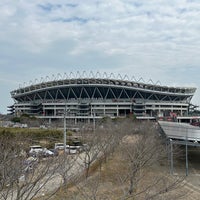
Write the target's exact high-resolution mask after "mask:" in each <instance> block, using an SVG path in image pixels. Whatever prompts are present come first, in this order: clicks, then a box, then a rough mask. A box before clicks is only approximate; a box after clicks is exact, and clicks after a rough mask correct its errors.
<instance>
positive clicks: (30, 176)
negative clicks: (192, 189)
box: [0, 118, 185, 200]
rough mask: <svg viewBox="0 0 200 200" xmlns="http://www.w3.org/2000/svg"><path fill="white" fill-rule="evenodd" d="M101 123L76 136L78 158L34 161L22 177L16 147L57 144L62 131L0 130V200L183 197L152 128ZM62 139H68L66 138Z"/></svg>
mask: <svg viewBox="0 0 200 200" xmlns="http://www.w3.org/2000/svg"><path fill="white" fill-rule="evenodd" d="M104 120H105V121H104V122H101V124H100V125H99V126H97V127H96V130H95V132H93V131H91V132H89V131H88V130H86V129H83V130H81V134H80V135H81V136H82V138H80V140H81V141H84V142H86V143H87V145H86V146H84V149H83V151H82V152H81V153H80V154H75V155H73V156H72V155H69V154H66V153H61V154H60V155H59V156H58V157H55V158H50V159H46V160H38V162H37V165H36V167H33V168H31V170H29V171H28V173H24V165H23V164H22V163H23V161H24V159H25V158H24V157H23V156H15V155H20V152H21V150H22V147H21V144H22V143H23V144H26V143H27V138H31V140H32V139H37V140H40V141H41V140H43V138H49V139H50V140H52V139H59V138H60V139H61V138H62V136H63V133H62V131H58V132H56V131H53V130H43V129H42V130H34V129H33V130H31V129H16V128H14V129H12V128H9V129H5V128H4V129H0V137H1V138H0V139H1V140H0V142H1V143H0V145H1V147H2V149H3V151H1V154H0V156H1V157H0V158H1V159H0V160H1V161H0V199H1V198H2V197H3V195H4V197H5V198H2V199H4V200H7V199H11V200H22V199H23V200H30V199H34V198H38V199H40V200H42V199H43V200H46V199H51V200H60V199H77V200H79V199H80V200H81V199H84V200H98V199H105V200H106V199H108V200H112V199H113V200H117V199H120V200H126V199H130V200H135V199H139V200H140V199H141V200H145V199H146V200H147V199H158V200H160V199H162V200H168V199H178V198H179V197H183V195H185V191H183V190H182V187H183V186H182V181H183V177H178V176H176V177H172V176H171V175H170V174H169V170H168V165H167V152H166V146H165V144H164V143H163V140H162V138H161V137H160V136H159V134H158V130H157V129H156V126H155V123H153V122H141V121H137V120H133V119H132V118H127V119H124V120H123V119H117V120H111V119H109V118H108V119H104ZM67 135H68V137H69V138H68V139H71V135H72V133H71V132H68V134H67ZM8 137H9V138H10V139H8ZM11 138H13V139H14V140H11ZM7 141H8V142H7ZM13 150H14V151H13ZM13 158H14V159H13ZM11 175H12V176H11ZM22 177H24V180H21V178H22ZM52 183H54V184H52ZM7 186H9V187H7ZM11 193H12V194H13V196H12V198H10V195H9V194H11Z"/></svg>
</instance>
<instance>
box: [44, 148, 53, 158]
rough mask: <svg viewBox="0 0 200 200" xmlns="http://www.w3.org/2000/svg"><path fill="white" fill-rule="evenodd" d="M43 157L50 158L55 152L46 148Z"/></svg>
mask: <svg viewBox="0 0 200 200" xmlns="http://www.w3.org/2000/svg"><path fill="white" fill-rule="evenodd" d="M42 156H44V157H50V156H54V152H52V151H51V150H49V149H47V148H44V149H43V152H42Z"/></svg>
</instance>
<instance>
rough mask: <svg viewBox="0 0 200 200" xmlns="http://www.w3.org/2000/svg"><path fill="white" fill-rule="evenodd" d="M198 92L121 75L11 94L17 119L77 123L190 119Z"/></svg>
mask: <svg viewBox="0 0 200 200" xmlns="http://www.w3.org/2000/svg"><path fill="white" fill-rule="evenodd" d="M195 91H196V88H192V87H168V86H161V85H160V83H159V82H157V83H156V84H155V83H153V82H152V81H151V80H150V81H149V82H148V83H144V81H143V79H140V80H136V79H135V78H134V77H133V78H132V79H129V78H128V76H125V77H124V78H122V76H121V75H119V74H118V75H117V76H116V77H115V75H114V74H110V75H108V74H106V73H103V74H100V73H99V72H97V73H96V74H93V73H92V72H90V74H89V75H87V74H86V72H83V74H80V73H79V72H77V74H73V73H70V74H69V75H67V74H66V73H65V74H64V75H63V76H61V75H60V74H58V75H57V76H52V78H51V79H50V78H49V77H46V78H45V79H44V78H41V80H40V81H37V80H36V81H35V82H34V83H33V82H30V84H29V85H26V86H23V87H19V89H16V90H14V91H12V92H11V96H12V98H13V99H14V101H15V103H14V105H13V106H12V107H11V110H12V111H13V113H15V115H17V116H19V115H21V114H24V113H26V114H29V115H34V116H37V117H39V118H46V119H58V118H63V114H64V113H66V118H70V119H73V120H75V122H76V121H78V120H83V119H86V120H93V119H94V118H102V117H106V116H109V117H111V118H115V117H126V116H128V115H135V116H136V117H138V118H142V117H144V118H145V117H146V118H155V117H158V116H167V115H169V113H170V112H173V113H176V114H177V115H178V116H186V115H187V114H188V110H189V107H190V101H191V99H192V97H193V95H194V93H195Z"/></svg>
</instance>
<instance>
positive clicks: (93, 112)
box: [93, 110, 95, 133]
mask: <svg viewBox="0 0 200 200" xmlns="http://www.w3.org/2000/svg"><path fill="white" fill-rule="evenodd" d="M93 131H94V133H95V111H94V110H93Z"/></svg>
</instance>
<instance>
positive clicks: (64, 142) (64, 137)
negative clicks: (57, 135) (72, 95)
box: [63, 106, 66, 152]
mask: <svg viewBox="0 0 200 200" xmlns="http://www.w3.org/2000/svg"><path fill="white" fill-rule="evenodd" d="M63 134H64V136H63V139H64V141H63V144H64V152H66V106H65V111H64V132H63Z"/></svg>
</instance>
